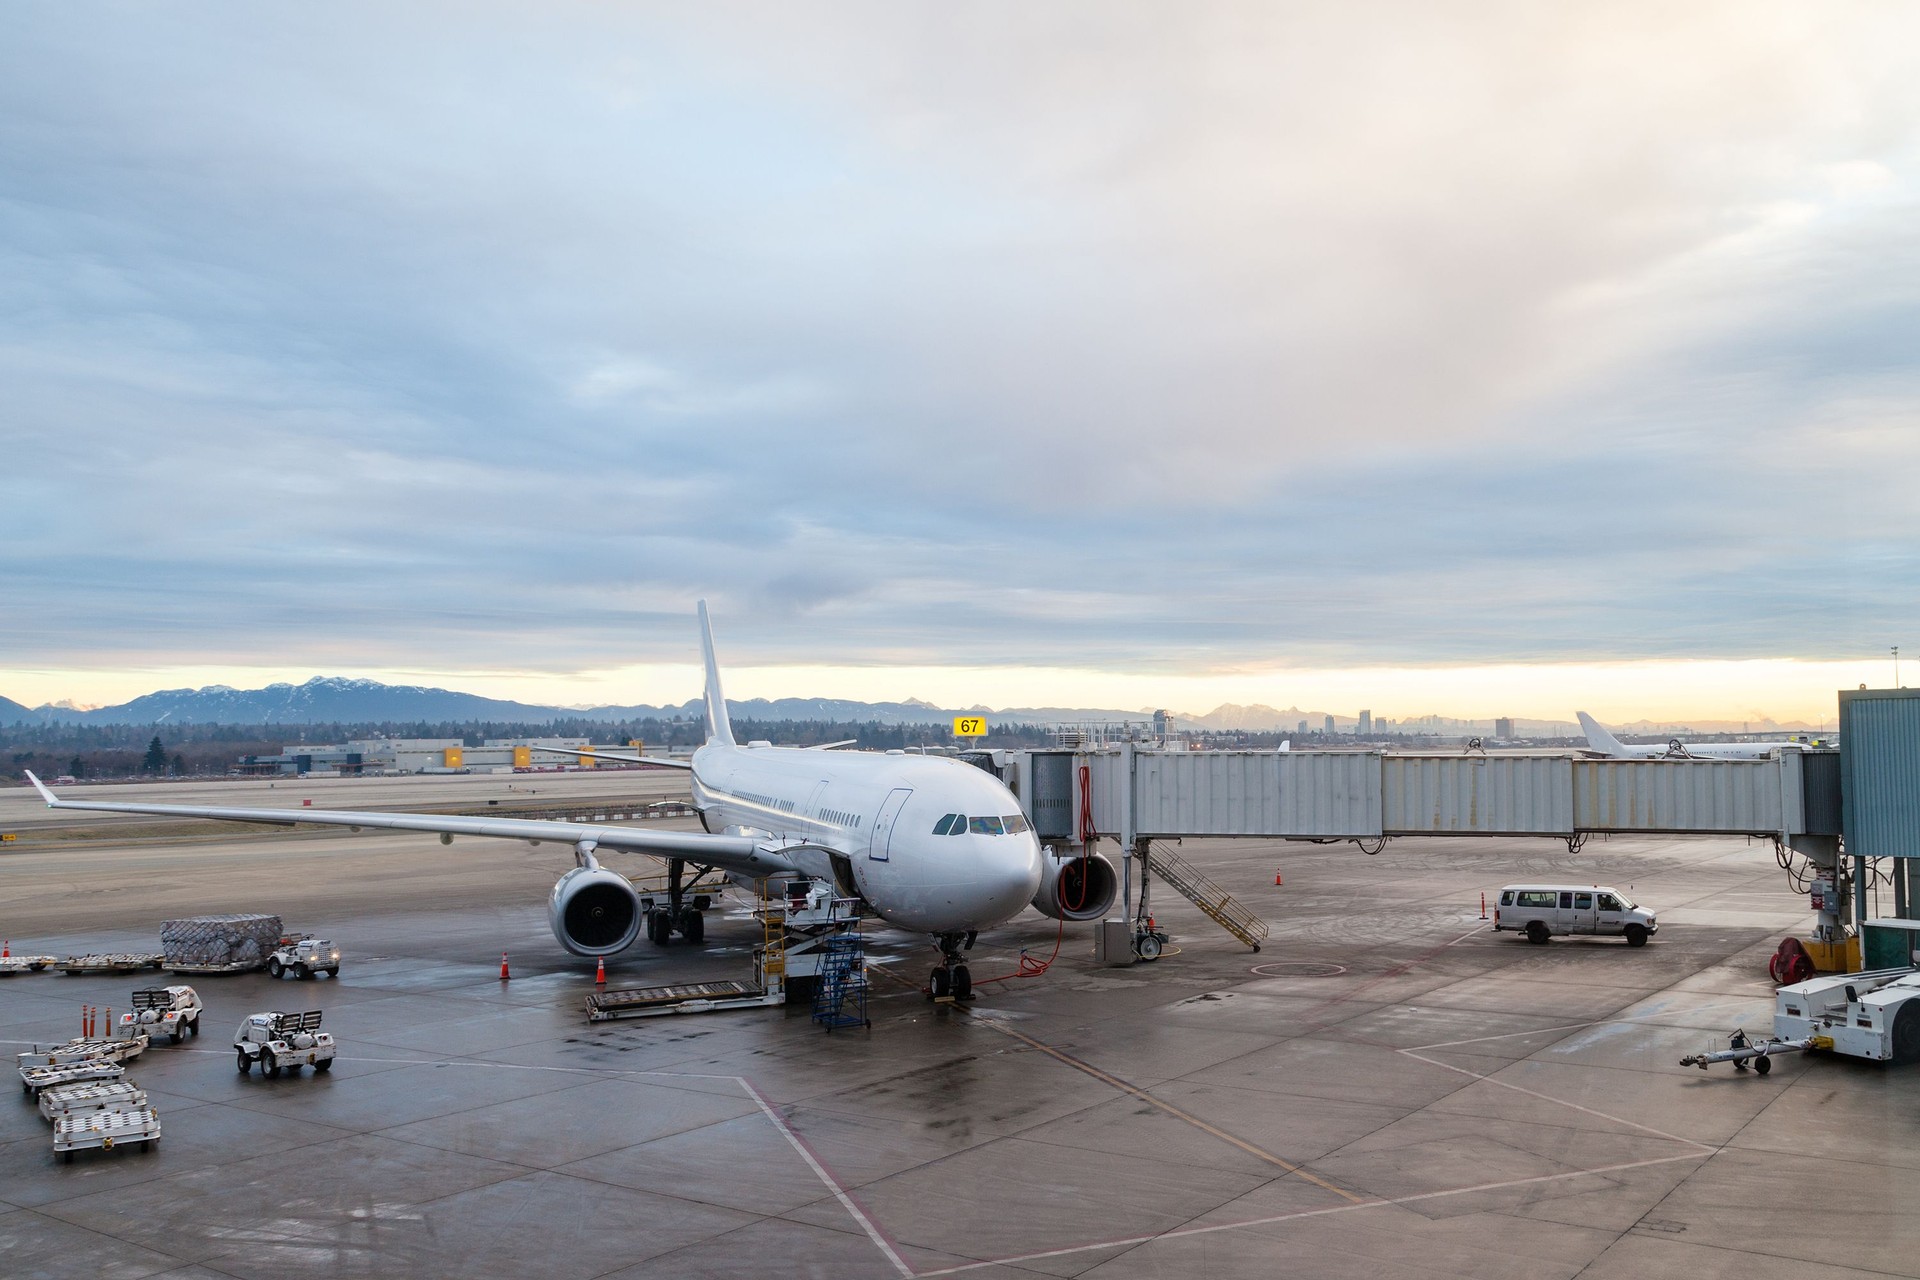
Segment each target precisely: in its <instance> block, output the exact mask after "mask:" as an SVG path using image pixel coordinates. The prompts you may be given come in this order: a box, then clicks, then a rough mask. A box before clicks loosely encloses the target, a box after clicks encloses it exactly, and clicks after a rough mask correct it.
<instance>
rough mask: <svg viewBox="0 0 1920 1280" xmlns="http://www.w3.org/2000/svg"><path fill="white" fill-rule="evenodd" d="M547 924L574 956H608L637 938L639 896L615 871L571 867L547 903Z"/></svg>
mask: <svg viewBox="0 0 1920 1280" xmlns="http://www.w3.org/2000/svg"><path fill="white" fill-rule="evenodd" d="M547 923H548V924H549V925H551V926H552V927H553V936H554V937H556V938H558V939H560V945H561V946H563V947H565V948H566V949H567V950H569V951H571V952H573V954H575V955H577V956H610V955H612V954H613V953H614V952H616V951H624V950H626V949H627V948H628V947H630V946H632V945H633V940H634V939H635V938H637V937H639V936H640V923H641V921H640V895H639V894H638V893H636V892H635V891H634V888H633V885H632V884H630V883H629V882H628V881H627V878H626V877H625V876H623V875H621V874H620V873H619V872H617V871H608V870H607V869H606V868H605V867H575V868H574V869H573V870H571V871H569V872H567V874H565V875H563V876H561V877H560V883H559V884H556V885H554V886H553V896H552V897H551V898H549V899H547Z"/></svg>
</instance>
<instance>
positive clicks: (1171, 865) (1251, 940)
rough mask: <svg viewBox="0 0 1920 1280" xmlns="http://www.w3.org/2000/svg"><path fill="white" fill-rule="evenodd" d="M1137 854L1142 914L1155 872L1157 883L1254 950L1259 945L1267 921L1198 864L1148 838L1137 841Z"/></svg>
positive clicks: (1263, 936) (1265, 931)
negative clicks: (1207, 875) (1195, 864)
mask: <svg viewBox="0 0 1920 1280" xmlns="http://www.w3.org/2000/svg"><path fill="white" fill-rule="evenodd" d="M1139 854H1140V910H1141V913H1142V914H1145V912H1146V909H1147V884H1148V878H1149V877H1150V876H1154V875H1157V876H1159V877H1160V883H1162V884H1164V885H1166V886H1167V887H1168V888H1170V889H1172V890H1173V891H1174V892H1176V893H1178V894H1179V895H1180V896H1181V897H1183V898H1185V899H1186V900H1187V901H1189V902H1191V903H1193V905H1194V906H1196V907H1198V908H1200V910H1202V911H1204V912H1205V913H1206V914H1207V917H1208V918H1209V919H1210V920H1212V921H1213V922H1214V923H1215V924H1217V925H1219V926H1220V927H1221V928H1222V929H1225V930H1226V931H1227V932H1228V933H1230V934H1232V935H1233V936H1234V937H1236V938H1238V939H1239V940H1240V941H1242V942H1244V943H1246V944H1247V945H1248V946H1249V947H1252V948H1253V949H1254V950H1255V951H1258V950H1259V949H1260V944H1261V942H1263V941H1265V939H1266V936H1267V933H1268V930H1267V922H1266V921H1265V920H1262V919H1261V918H1260V917H1259V916H1256V915H1255V914H1253V912H1251V911H1249V910H1247V908H1246V907H1245V906H1244V905H1242V904H1241V903H1240V902H1239V901H1237V900H1236V899H1235V898H1234V896H1233V895H1232V894H1230V893H1228V892H1227V891H1226V890H1225V889H1222V888H1221V887H1220V886H1219V885H1217V884H1215V883H1214V882H1213V881H1211V880H1209V879H1207V878H1206V876H1204V875H1202V874H1201V873H1200V869H1199V868H1198V867H1196V866H1194V865H1193V864H1192V863H1191V862H1188V861H1187V860H1186V859H1185V858H1183V857H1181V856H1180V855H1179V854H1177V853H1175V852H1173V851H1172V850H1171V849H1168V848H1166V847H1165V846H1161V847H1160V848H1157V849H1156V848H1155V847H1154V846H1153V844H1152V843H1151V842H1150V841H1147V840H1142V841H1140V844H1139Z"/></svg>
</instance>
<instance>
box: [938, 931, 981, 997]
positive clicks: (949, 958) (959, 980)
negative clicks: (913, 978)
mask: <svg viewBox="0 0 1920 1280" xmlns="http://www.w3.org/2000/svg"><path fill="white" fill-rule="evenodd" d="M975 936H976V935H975V934H972V933H968V934H964V935H963V934H958V933H943V934H941V935H940V936H939V937H938V938H937V939H936V940H935V941H936V942H938V944H939V946H940V963H939V965H937V966H936V967H935V968H934V971H933V976H932V977H931V978H929V979H928V980H927V996H928V998H930V999H933V1000H972V999H973V998H974V994H973V971H972V970H970V969H968V968H967V962H966V959H965V956H964V952H966V951H969V950H971V949H972V947H973V940H974V938H975Z"/></svg>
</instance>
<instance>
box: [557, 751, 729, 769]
mask: <svg viewBox="0 0 1920 1280" xmlns="http://www.w3.org/2000/svg"><path fill="white" fill-rule="evenodd" d="M533 750H535V751H544V752H546V753H547V754H548V755H551V756H575V757H578V758H581V759H585V758H586V757H588V756H591V757H593V758H594V759H595V760H611V761H613V762H614V763H615V764H663V765H665V766H667V768H669V769H691V768H693V761H691V760H676V759H674V758H673V757H671V756H622V755H615V754H614V753H613V752H611V751H576V750H574V749H573V748H572V747H534V748H533Z"/></svg>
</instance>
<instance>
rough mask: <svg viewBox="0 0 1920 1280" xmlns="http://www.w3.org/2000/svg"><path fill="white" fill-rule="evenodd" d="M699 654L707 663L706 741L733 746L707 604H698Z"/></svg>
mask: <svg viewBox="0 0 1920 1280" xmlns="http://www.w3.org/2000/svg"><path fill="white" fill-rule="evenodd" d="M700 653H701V656H702V657H704V658H705V659H706V661H707V741H708V742H709V743H716V742H717V743H724V744H726V745H727V746H732V745H733V723H732V722H731V721H730V720H728V719H727V695H726V694H724V693H722V692H721V691H720V663H719V660H718V659H716V658H715V657H714V656H713V623H712V622H711V621H710V620H709V619H708V617H707V602H706V601H705V600H702V601H701V602H700Z"/></svg>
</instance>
